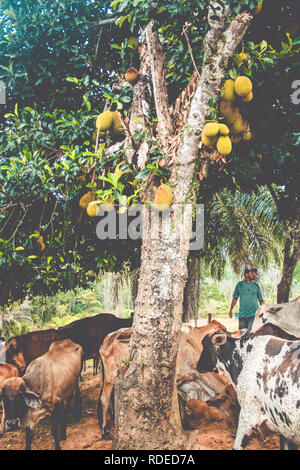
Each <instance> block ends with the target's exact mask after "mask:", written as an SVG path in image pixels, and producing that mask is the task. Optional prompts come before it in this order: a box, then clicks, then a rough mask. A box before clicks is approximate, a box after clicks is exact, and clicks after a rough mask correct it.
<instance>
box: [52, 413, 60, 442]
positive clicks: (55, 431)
mask: <svg viewBox="0 0 300 470" xmlns="http://www.w3.org/2000/svg"><path fill="white" fill-rule="evenodd" d="M60 412H61V406H59V404H56V405H55V406H54V410H53V412H52V429H51V431H52V436H53V437H54V443H55V450H61V449H60V445H59V441H60V439H59V422H60V418H59V415H60Z"/></svg>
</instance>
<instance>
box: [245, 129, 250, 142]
mask: <svg viewBox="0 0 300 470" xmlns="http://www.w3.org/2000/svg"><path fill="white" fill-rule="evenodd" d="M251 139H252V132H251V131H246V132H244V133H243V140H245V141H246V142H248V141H249V140H251Z"/></svg>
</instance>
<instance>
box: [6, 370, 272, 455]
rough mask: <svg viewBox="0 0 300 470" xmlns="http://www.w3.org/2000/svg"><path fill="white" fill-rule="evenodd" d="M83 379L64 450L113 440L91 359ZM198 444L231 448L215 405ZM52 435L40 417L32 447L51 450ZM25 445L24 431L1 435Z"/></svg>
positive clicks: (255, 442) (263, 446)
mask: <svg viewBox="0 0 300 470" xmlns="http://www.w3.org/2000/svg"><path fill="white" fill-rule="evenodd" d="M83 378H84V381H83V382H81V383H80V390H81V396H82V400H83V416H82V418H81V420H80V421H79V422H78V423H75V422H74V420H72V417H70V419H69V424H68V427H67V439H66V441H64V442H62V443H61V448H62V449H63V450H71V451H73V450H104V451H110V450H111V448H112V441H105V440H102V439H101V434H100V431H99V426H98V420H97V400H98V395H99V386H100V377H99V375H98V376H93V375H92V362H91V361H88V363H87V370H86V372H84V373H83ZM197 429H198V438H197V441H198V444H199V445H200V446H201V447H202V446H203V448H204V449H210V450H231V449H232V447H233V443H234V436H233V435H232V433H231V431H230V429H229V428H228V426H227V425H226V422H225V420H224V419H223V418H222V416H221V415H220V414H219V413H218V412H216V410H215V409H214V408H211V407H209V410H206V413H205V416H203V420H202V419H201V420H200V422H199V426H198V427H197ZM53 444H54V442H53V437H52V435H51V423H50V418H45V419H44V420H42V421H40V423H39V424H38V426H37V427H36V428H35V430H34V441H33V443H32V450H52V449H53ZM24 447H25V433H24V431H22V430H20V431H16V432H13V433H6V434H4V436H3V437H2V438H0V450H22V449H24ZM277 449H279V438H278V436H276V435H271V436H268V437H267V438H266V439H265V440H262V439H261V438H258V437H255V438H253V439H252V440H251V442H250V444H249V445H248V447H247V450H277Z"/></svg>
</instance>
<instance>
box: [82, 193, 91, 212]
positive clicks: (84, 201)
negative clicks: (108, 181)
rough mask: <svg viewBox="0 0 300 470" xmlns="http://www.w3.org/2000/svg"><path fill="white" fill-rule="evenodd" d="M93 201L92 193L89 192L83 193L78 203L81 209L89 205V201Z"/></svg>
mask: <svg viewBox="0 0 300 470" xmlns="http://www.w3.org/2000/svg"><path fill="white" fill-rule="evenodd" d="M93 201H94V194H93V193H91V192H89V193H85V194H84V195H83V196H82V197H81V199H80V201H79V205H80V207H82V209H86V208H87V206H88V205H89V203H90V202H93Z"/></svg>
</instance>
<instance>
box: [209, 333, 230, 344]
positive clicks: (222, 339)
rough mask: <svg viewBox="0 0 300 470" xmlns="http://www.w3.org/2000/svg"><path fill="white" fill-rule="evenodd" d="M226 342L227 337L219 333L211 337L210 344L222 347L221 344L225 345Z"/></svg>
mask: <svg viewBox="0 0 300 470" xmlns="http://www.w3.org/2000/svg"><path fill="white" fill-rule="evenodd" d="M226 340H227V335H226V333H220V334H216V335H214V336H213V337H212V339H211V342H212V344H214V345H215V346H222V344H225V343H226Z"/></svg>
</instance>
